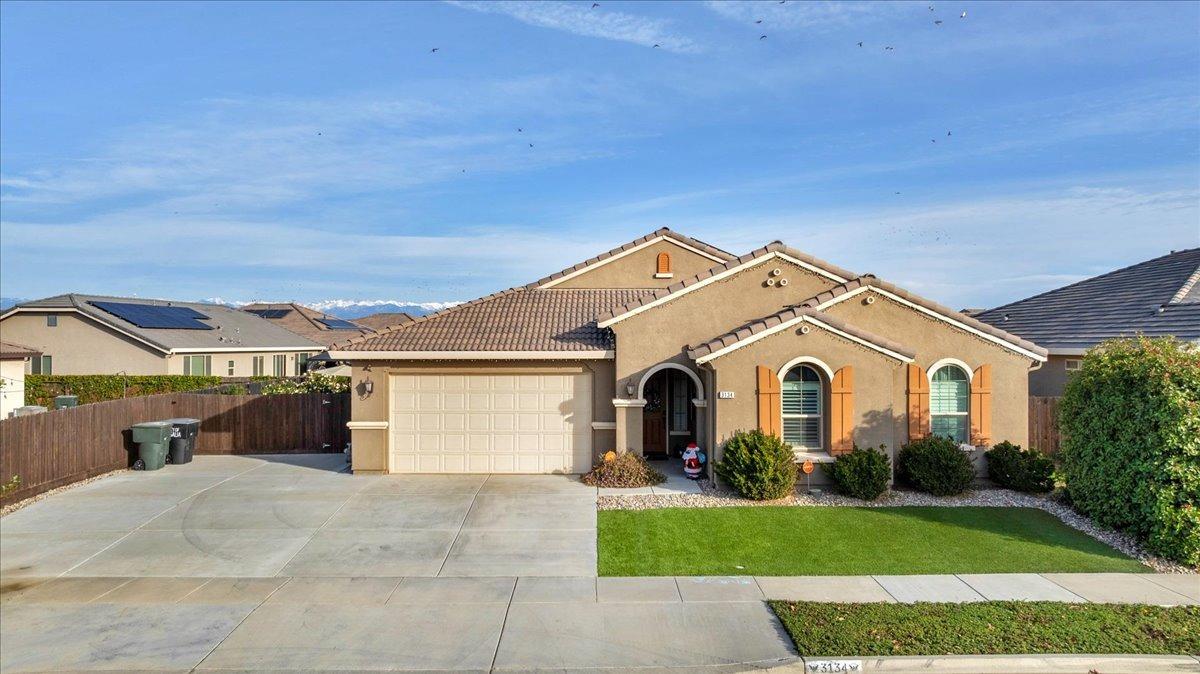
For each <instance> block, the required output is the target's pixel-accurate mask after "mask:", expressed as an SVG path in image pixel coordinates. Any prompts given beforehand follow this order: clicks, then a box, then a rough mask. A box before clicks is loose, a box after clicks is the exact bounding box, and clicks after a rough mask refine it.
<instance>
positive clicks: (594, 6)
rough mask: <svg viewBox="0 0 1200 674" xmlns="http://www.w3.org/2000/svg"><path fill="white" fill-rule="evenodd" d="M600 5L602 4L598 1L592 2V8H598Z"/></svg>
mask: <svg viewBox="0 0 1200 674" xmlns="http://www.w3.org/2000/svg"><path fill="white" fill-rule="evenodd" d="M599 6H600V3H598V2H593V3H592V9H596V8H597V7H599Z"/></svg>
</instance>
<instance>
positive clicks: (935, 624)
mask: <svg viewBox="0 0 1200 674" xmlns="http://www.w3.org/2000/svg"><path fill="white" fill-rule="evenodd" d="M771 608H773V609H774V610H775V614H776V615H778V616H779V620H780V621H781V622H783V626H784V628H785V629H787V631H788V634H790V635H791V636H792V641H793V642H795V644H796V650H797V651H798V652H799V653H800V655H802V656H809V657H847V656H872V655H946V654H950V655H991V654H996V655H1000V654H1017V653H1091V654H1095V653H1127V654H1152V653H1153V654H1163V655H1193V654H1197V653H1200V607H1197V606H1176V607H1169V608H1168V607H1162V606H1144V605H1113V604H1063V603H1058V602H1017V601H997V602H987V603H978V604H970V603H969V604H823V603H815V602H789V601H773V602H771Z"/></svg>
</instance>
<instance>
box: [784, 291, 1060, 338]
mask: <svg viewBox="0 0 1200 674" xmlns="http://www.w3.org/2000/svg"><path fill="white" fill-rule="evenodd" d="M863 286H873V287H875V288H879V289H880V290H884V291H887V292H889V293H891V294H893V295H895V296H897V297H899V298H901V299H904V300H907V301H909V302H912V303H913V304H916V305H917V306H920V307H924V308H925V309H928V310H930V311H932V312H934V313H937V314H941V315H942V316H945V317H946V318H949V319H952V320H955V321H958V322H960V323H963V324H964V325H968V326H970V327H972V328H975V329H976V330H979V331H980V332H983V333H985V334H988V335H991V336H992V337H996V338H998V339H1001V340H1003V341H1005V342H1008V343H1009V344H1012V345H1013V346H1017V347H1020V348H1022V349H1024V350H1026V351H1032V352H1033V353H1036V354H1039V355H1042V356H1045V355H1046V354H1047V351H1046V349H1044V348H1042V347H1041V346H1038V345H1037V344H1034V343H1033V342H1031V341H1029V340H1027V339H1022V338H1021V337H1018V336H1017V335H1014V334H1012V333H1011V332H1008V331H1006V330H1001V329H1000V328H997V327H995V326H992V325H988V324H987V323H984V322H983V321H980V320H977V319H976V318H974V317H972V316H969V315H967V314H964V313H963V312H961V311H955V310H953V309H951V308H950V307H947V306H945V305H942V304H938V303H937V302H934V301H932V300H927V299H925V298H924V297H921V296H920V295H917V294H915V293H911V292H909V291H907V290H905V289H904V288H901V287H899V286H897V285H893V284H891V283H888V282H887V281H884V280H883V279H880V278H876V277H875V276H873V275H871V274H864V275H862V276H859V277H858V278H855V279H851V280H849V281H847V282H846V283H843V284H841V285H836V286H834V287H832V288H829V289H828V290H825V291H822V292H820V293H818V294H817V295H814V296H813V297H811V298H809V299H807V300H805V301H804V302H801V303H800V304H799V305H798V306H801V307H806V308H809V309H816V308H817V307H819V306H821V305H822V304H824V303H826V302H828V301H829V300H832V299H835V298H838V297H841V296H842V295H845V294H846V293H848V292H851V291H853V290H857V289H858V288H861V287H863Z"/></svg>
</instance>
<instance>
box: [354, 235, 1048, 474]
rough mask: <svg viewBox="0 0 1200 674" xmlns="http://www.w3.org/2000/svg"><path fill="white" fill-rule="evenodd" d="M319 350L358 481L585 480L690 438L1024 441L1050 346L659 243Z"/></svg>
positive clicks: (861, 283)
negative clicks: (1031, 394)
mask: <svg viewBox="0 0 1200 674" xmlns="http://www.w3.org/2000/svg"><path fill="white" fill-rule="evenodd" d="M330 356H331V357H333V358H336V359H338V360H342V361H346V362H349V363H350V364H351V365H352V368H353V379H352V382H351V385H352V387H353V391H354V396H353V399H354V402H353V405H352V419H351V421H350V423H349V426H350V428H351V429H352V447H353V469H354V471H355V472H359V473H408V472H420V473H461V472H500V473H552V472H563V473H581V472H585V471H587V470H588V469H589V468H590V467H591V466H592V465H593V463H594V462H595V461H596V460H597V458H598V457H599V456H600V455H602V454H603V453H604V452H605V451H607V450H612V449H620V450H629V451H634V452H639V453H642V454H643V455H645V456H647V457H648V458H655V457H666V456H668V455H670V454H672V453H674V452H676V451H678V450H679V449H680V448H681V447H683V446H685V445H686V444H687V443H689V442H693V441H694V442H697V443H699V444H700V446H701V447H702V448H705V449H707V450H710V451H711V453H712V455H713V457H714V458H715V459H718V460H719V459H720V456H721V452H720V446H721V443H722V442H723V441H724V440H725V439H727V438H728V437H729V436H730V434H732V433H733V432H735V431H737V430H739V429H751V428H762V429H764V430H767V431H769V432H772V433H776V434H779V435H781V436H782V437H783V439H784V440H785V441H787V442H788V443H789V444H791V445H792V446H793V447H794V448H795V449H796V451H797V453H798V456H800V457H801V458H805V457H807V458H811V459H813V460H814V461H816V462H827V461H831V460H833V457H835V456H836V455H838V454H839V453H842V452H846V451H849V450H850V449H851V447H852V444H853V443H857V444H858V445H860V446H876V447H878V446H882V445H886V446H887V451H888V452H889V453H894V452H895V451H896V450H897V449H898V447H899V446H900V445H902V444H903V443H905V442H906V441H907V440H908V439H909V438H912V437H919V436H924V435H927V434H929V433H931V432H932V433H938V434H948V435H951V436H953V437H954V438H955V439H957V440H958V441H959V442H961V443H964V444H967V443H970V444H973V445H977V446H981V447H982V446H986V445H990V444H992V443H995V442H998V441H1000V440H1011V441H1013V442H1016V443H1020V444H1025V443H1026V435H1027V433H1028V427H1027V421H1028V420H1027V416H1028V402H1027V396H1028V381H1029V370H1030V368H1031V367H1036V366H1038V365H1040V364H1041V363H1042V362H1043V361H1045V360H1046V351H1045V350H1044V349H1042V348H1040V347H1038V346H1036V345H1035V344H1033V343H1031V342H1028V341H1025V340H1023V339H1020V338H1018V337H1015V336H1013V335H1010V334H1008V333H1007V332H1005V331H1003V330H1000V329H997V328H995V327H992V326H990V325H987V324H985V323H981V322H979V321H977V320H975V319H973V318H971V317H969V316H966V315H964V314H962V313H960V312H957V311H954V310H951V309H948V308H946V307H944V306H941V305H939V304H935V303H934V302H931V301H929V300H927V299H924V298H922V297H918V296H917V295H914V294H913V293H910V292H908V291H905V290H903V289H901V288H898V287H896V286H894V285H892V284H890V283H888V282H886V281H883V280H881V279H878V278H875V277H874V276H870V275H858V274H854V273H852V272H849V271H847V270H845V269H842V268H840V267H837V266H835V265H832V264H830V263H828V262H824V261H822V260H818V259H816V258H814V257H812V256H811V255H807V254H805V253H802V252H799V251H797V250H794V249H792V248H789V247H787V246H785V245H784V244H782V243H780V242H773V243H771V244H768V245H767V246H764V247H762V248H759V249H758V250H755V251H752V252H750V253H747V254H745V255H742V256H735V255H733V254H731V253H728V252H726V251H723V250H720V249H718V248H715V247H713V246H711V245H708V244H706V243H703V242H701V241H697V240H695V239H692V238H689V237H687V236H683V235H681V234H678V233H676V232H673V231H671V230H669V229H660V230H658V231H655V232H653V233H651V234H648V235H646V236H643V237H641V238H639V239H636V240H634V241H631V242H629V243H626V244H624V245H622V246H620V247H617V248H614V249H613V250H610V251H608V252H606V253H603V254H601V255H598V256H596V257H594V258H592V259H590V260H586V261H584V262H581V263H579V264H577V265H575V266H573V267H570V268H567V269H564V270H562V271H559V272H557V273H554V274H551V275H550V276H547V277H545V278H543V279H541V280H539V281H535V282H533V283H530V284H528V285H525V286H521V287H517V288H511V289H509V290H505V291H502V292H498V293H495V294H493V295H489V296H487V297H483V298H480V299H477V300H474V301H472V302H467V303H465V304H461V305H458V306H455V307H453V308H450V309H446V310H444V311H440V312H437V313H434V314H430V315H428V316H422V317H418V318H415V319H414V320H412V321H410V322H406V323H404V324H401V325H397V326H393V327H390V328H386V329H383V330H381V331H380V332H379V333H378V334H374V335H365V336H361V337H356V338H354V339H350V340H347V341H345V342H341V343H339V344H337V345H334V346H333V347H331V349H330ZM710 463H711V462H710Z"/></svg>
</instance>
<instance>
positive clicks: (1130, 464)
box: [1059, 337, 1200, 566]
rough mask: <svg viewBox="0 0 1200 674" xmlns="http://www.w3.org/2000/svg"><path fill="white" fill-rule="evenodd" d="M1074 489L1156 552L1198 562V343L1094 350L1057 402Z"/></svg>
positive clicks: (1104, 518) (1135, 343) (1077, 499)
mask: <svg viewBox="0 0 1200 674" xmlns="http://www.w3.org/2000/svg"><path fill="white" fill-rule="evenodd" d="M1059 431H1060V433H1061V435H1062V444H1061V449H1060V457H1061V460H1062V468H1063V475H1064V476H1065V478H1066V488H1067V493H1068V495H1069V496H1070V498H1071V501H1072V503H1073V504H1074V505H1075V507H1076V508H1077V509H1078V510H1079V511H1080V512H1082V513H1084V514H1086V515H1088V516H1089V517H1091V518H1092V519H1094V520H1096V521H1097V522H1099V523H1100V524H1103V525H1105V526H1109V527H1113V528H1115V529H1123V530H1125V531H1128V532H1130V533H1132V534H1133V535H1135V536H1137V537H1138V538H1140V539H1141V540H1143V541H1144V542H1145V544H1146V547H1147V548H1148V549H1149V550H1150V551H1152V552H1154V553H1155V554H1159V555H1162V556H1164V557H1169V558H1171V559H1175V560H1178V561H1181V562H1184V563H1186V564H1190V565H1192V566H1200V351H1198V350H1197V349H1196V347H1194V346H1192V345H1189V344H1186V343H1184V342H1181V341H1178V340H1176V339H1173V338H1157V339H1150V338H1145V337H1139V338H1137V339H1124V340H1112V341H1109V342H1105V343H1103V344H1101V345H1100V346H1098V347H1096V348H1094V349H1092V350H1091V351H1089V352H1088V353H1087V354H1086V355H1085V356H1084V358H1083V364H1082V367H1081V368H1080V370H1079V371H1078V372H1076V373H1075V374H1074V375H1072V377H1071V379H1070V381H1069V382H1067V387H1066V390H1065V391H1064V392H1063V397H1062V401H1061V402H1060V403H1059Z"/></svg>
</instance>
